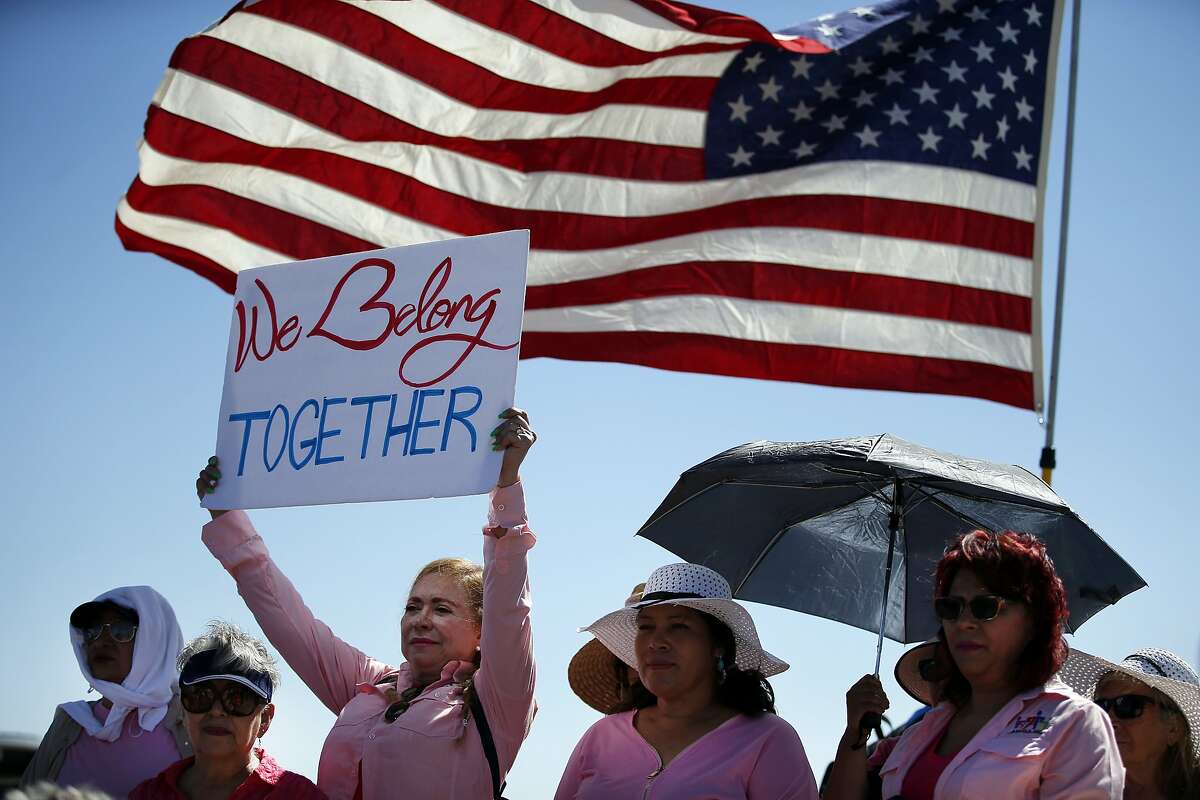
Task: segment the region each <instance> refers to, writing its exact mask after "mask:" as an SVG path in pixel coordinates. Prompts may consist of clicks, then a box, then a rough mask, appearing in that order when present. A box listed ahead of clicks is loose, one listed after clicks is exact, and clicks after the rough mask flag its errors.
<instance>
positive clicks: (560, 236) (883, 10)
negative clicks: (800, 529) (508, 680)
mask: <svg viewBox="0 0 1200 800" xmlns="http://www.w3.org/2000/svg"><path fill="white" fill-rule="evenodd" d="M1061 2H1062V0H999V1H998V2H997V1H992V2H989V1H988V0H979V1H978V2H969V1H968V0H919V1H918V0H904V1H903V2H896V1H893V2H885V3H877V4H874V5H864V6H860V7H857V8H853V9H851V10H849V11H847V12H844V13H840V14H825V15H822V16H820V17H818V18H816V19H814V20H811V21H809V22H807V23H804V24H802V25H799V26H797V27H795V28H792V29H788V30H786V31H783V32H779V33H776V34H772V33H769V32H768V31H767V30H766V29H765V28H763V27H762V26H760V25H759V24H757V23H755V22H754V21H752V20H750V19H747V18H745V17H739V16H736V15H730V14H724V13H721V12H715V11H710V10H707V9H702V8H699V7H696V6H690V5H684V4H680V3H668V2H665V1H664V0H489V2H478V0H436V2H426V1H425V0H406V1H404V2H394V1H389V0H359V2H346V1H342V2H339V1H338V0H261V1H260V2H244V3H241V4H239V5H238V6H236V7H234V9H233V10H232V11H230V13H229V14H227V15H226V16H225V17H224V18H223V19H222V20H221V21H220V22H218V23H216V24H215V25H213V26H212V27H211V28H209V29H208V30H206V31H204V32H202V33H200V34H197V35H195V36H192V37H190V38H188V39H186V40H184V41H183V42H182V43H181V44H180V45H179V46H178V48H177V49H176V51H175V53H174V55H173V56H172V58H171V63H170V68H169V69H168V70H167V74H166V76H165V77H164V79H163V81H162V83H161V85H160V86H159V89H158V91H157V92H156V94H155V97H154V100H153V103H152V105H151V107H150V110H149V114H148V118H147V122H146V130H145V137H144V140H143V142H142V144H141V145H140V152H139V156H140V168H139V172H138V175H137V177H136V178H135V179H134V181H133V184H132V186H131V187H130V189H129V191H128V193H127V194H126V195H125V197H124V198H123V199H122V201H121V203H120V205H119V207H118V210H117V218H116V229H117V233H118V234H119V235H120V237H121V240H122V242H123V243H124V245H125V247H126V248H128V249H130V250H145V251H150V252H153V253H157V254H159V255H161V256H164V257H166V258H168V259H171V260H172V261H175V262H177V263H179V264H182V265H184V266H186V267H188V268H189V269H192V270H194V271H196V272H197V273H199V274H200V275H203V276H204V277H206V278H209V279H210V280H212V281H213V282H215V283H216V284H217V285H219V286H221V287H222V288H224V289H226V290H229V291H232V289H233V287H234V285H235V281H236V272H237V271H238V270H239V269H242V268H244V267H250V266H257V265H262V264H272V263H280V262H285V261H293V260H299V259H307V258H316V257H319V256H325V255H330V254H334V253H346V252H357V251H362V250H368V249H374V248H378V247H390V246H394V245H400V244H407V243H412V242H420V241H430V240H436V239H442V238H446V237H451V236H461V235H471V234H479V233H487V232H492V231H498V230H507V229H513V228H529V229H530V230H531V247H532V252H531V256H530V265H529V276H528V284H529V288H528V294H527V297H526V314H525V333H524V336H523V340H522V344H521V348H522V352H521V355H522V356H523V357H526V358H528V357H535V356H551V357H556V358H568V359H583V360H601V361H621V362H628V363H633V364H642V365H646V366H651V367H658V368H663V369H673V370H684V371H692V372H706V373H716V374H723V375H736V376H746V377H754V378H769V379H777V380H792V381H804V382H810V383H820V384H828V385H836V386H854V387H869V388H880V389H894V390H904V391H915V392H936V393H945V394H956V395H968V396H975V397H982V398H987V399H991V400H996V401H999V402H1002V403H1008V404H1011V405H1014V406H1018V407H1022V408H1040V405H1041V374H1040V373H1041V369H1040V362H1041V356H1040V341H1039V339H1040V336H1039V326H1040V308H1039V302H1038V289H1039V285H1040V265H1039V254H1040V244H1041V221H1040V210H1041V208H1042V190H1043V188H1044V186H1045V159H1044V157H1043V156H1044V154H1045V153H1046V152H1047V141H1048V136H1049V118H1050V114H1049V110H1050V108H1051V107H1052V100H1051V93H1052V91H1053V83H1054V81H1053V68H1054V55H1055V51H1056V45H1057V38H1058V27H1059V21H1060V19H1061V13H1060V12H1061V8H1060V6H1061Z"/></svg>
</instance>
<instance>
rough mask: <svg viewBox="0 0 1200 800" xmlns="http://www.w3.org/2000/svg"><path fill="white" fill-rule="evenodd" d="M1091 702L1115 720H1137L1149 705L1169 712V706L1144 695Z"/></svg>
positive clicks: (1130, 695) (1098, 699)
mask: <svg viewBox="0 0 1200 800" xmlns="http://www.w3.org/2000/svg"><path fill="white" fill-rule="evenodd" d="M1093 702H1094V703H1095V704H1096V705H1098V706H1100V708H1101V710H1102V711H1104V712H1105V713H1106V714H1108V715H1110V716H1113V717H1116V718H1117V719H1137V718H1138V717H1140V716H1141V715H1142V712H1143V711H1145V710H1146V706H1151V705H1153V706H1158V707H1159V708H1164V709H1168V710H1170V706H1166V705H1163V704H1162V703H1160V702H1158V701H1157V700H1155V699H1154V698H1153V697H1146V695H1144V694H1123V695H1119V696H1117V697H1097V698H1096V699H1095V700H1094V701H1093Z"/></svg>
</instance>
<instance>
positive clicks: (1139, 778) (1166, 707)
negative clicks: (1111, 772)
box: [1062, 647, 1200, 800]
mask: <svg viewBox="0 0 1200 800" xmlns="http://www.w3.org/2000/svg"><path fill="white" fill-rule="evenodd" d="M1062 679H1063V680H1064V681H1065V682H1066V683H1067V685H1068V686H1070V687H1071V688H1072V689H1075V690H1076V691H1078V692H1079V693H1081V694H1084V695H1087V696H1090V697H1091V698H1092V700H1093V701H1094V702H1095V703H1096V705H1098V706H1100V708H1102V709H1104V711H1106V712H1107V713H1108V716H1109V719H1110V720H1112V725H1113V730H1114V731H1116V736H1117V746H1118V747H1119V748H1120V750H1121V762H1122V763H1123V764H1124V766H1125V800H1143V798H1145V800H1157V798H1170V799H1171V800H1200V676H1197V675H1196V671H1195V670H1194V669H1192V667H1191V665H1190V664H1188V663H1187V662H1186V661H1184V660H1183V659H1182V658H1180V657H1179V656H1177V655H1175V654H1174V653H1172V652H1171V651H1169V650H1160V649H1158V648H1154V647H1149V648H1146V649H1143V650H1138V651H1137V652H1135V653H1131V654H1130V655H1128V656H1126V657H1125V659H1124V660H1123V661H1121V662H1120V663H1119V664H1114V663H1112V662H1111V661H1105V660H1104V659H1103V658H1099V657H1097V656H1092V655H1088V654H1087V653H1084V652H1082V651H1080V650H1072V651H1071V655H1070V657H1068V658H1067V663H1066V665H1065V666H1064V667H1063V669H1062Z"/></svg>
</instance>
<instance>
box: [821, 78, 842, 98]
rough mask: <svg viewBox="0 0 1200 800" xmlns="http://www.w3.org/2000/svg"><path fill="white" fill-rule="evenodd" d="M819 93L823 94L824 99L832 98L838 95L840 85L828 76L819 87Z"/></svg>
mask: <svg viewBox="0 0 1200 800" xmlns="http://www.w3.org/2000/svg"><path fill="white" fill-rule="evenodd" d="M817 94H819V95H821V99H822V100H832V99H833V98H835V97H837V96H838V85H837V84H836V83H834V82H833V81H831V80H829V78H826V79H825V82H824V83H822V84H821V85H820V86H818V87H817Z"/></svg>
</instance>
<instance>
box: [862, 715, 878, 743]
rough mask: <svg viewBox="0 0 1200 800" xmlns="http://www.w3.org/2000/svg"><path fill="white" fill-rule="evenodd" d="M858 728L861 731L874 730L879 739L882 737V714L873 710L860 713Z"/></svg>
mask: <svg viewBox="0 0 1200 800" xmlns="http://www.w3.org/2000/svg"><path fill="white" fill-rule="evenodd" d="M858 729H859V731H861V732H863V733H869V732H870V731H874V732H875V735H876V736H878V737H879V738H880V739H882V738H883V715H882V714H876V713H875V712H874V711H868V712H867V713H866V714H863V715H862V719H860V720H859V721H858Z"/></svg>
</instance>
